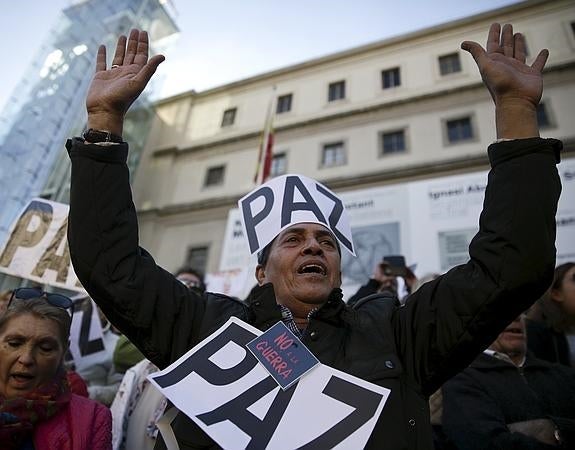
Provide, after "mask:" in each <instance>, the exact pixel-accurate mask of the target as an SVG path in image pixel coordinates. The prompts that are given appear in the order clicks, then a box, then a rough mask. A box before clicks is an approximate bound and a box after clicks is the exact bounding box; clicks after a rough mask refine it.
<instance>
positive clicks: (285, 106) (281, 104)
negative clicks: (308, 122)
mask: <svg viewBox="0 0 575 450" xmlns="http://www.w3.org/2000/svg"><path fill="white" fill-rule="evenodd" d="M291 98H292V95H291V94H286V95H280V96H279V97H278V104H277V106H276V114H281V113H285V112H288V111H291Z"/></svg>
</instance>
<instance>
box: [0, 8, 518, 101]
mask: <svg viewBox="0 0 575 450" xmlns="http://www.w3.org/2000/svg"><path fill="white" fill-rule="evenodd" d="M101 1H103V0H101ZM2 3H3V4H2V12H1V14H0V30H1V31H0V33H1V35H0V36H1V38H2V39H0V54H1V55H2V60H3V64H2V73H1V75H0V77H1V82H0V110H1V108H2V107H3V106H4V103H5V102H6V100H7V99H8V97H9V95H10V93H11V91H12V90H13V89H14V88H15V86H16V84H17V82H18V80H19V79H20V78H21V77H22V76H23V75H24V73H25V71H26V68H27V66H28V65H29V64H30V62H31V60H32V58H33V57H34V55H35V53H36V51H37V50H38V48H39V45H40V42H41V41H42V40H44V39H45V38H46V35H47V33H48V32H49V30H50V27H51V26H52V25H53V23H54V22H55V20H56V18H57V17H58V14H59V12H60V10H61V9H62V8H64V7H66V6H68V5H70V4H71V0H18V1H8V0H6V1H4V2H2ZM511 3H517V0H474V1H466V0H436V1H429V0H405V1H399V2H398V1H391V0H353V1H350V0H290V1H285V0H282V1H278V0H241V1H238V0H203V1H199V0H172V4H173V6H174V8H175V10H176V12H177V14H176V16H175V18H176V22H177V23H178V26H179V28H180V30H181V32H180V35H179V37H178V39H177V40H176V42H175V44H174V45H173V47H172V48H171V50H170V51H169V52H168V53H167V55H166V56H167V61H166V62H164V63H163V64H162V65H161V66H160V69H159V70H160V72H161V74H162V75H163V77H164V80H165V81H164V87H163V91H162V96H168V95H173V94H176V93H179V92H183V91H187V90H190V89H195V90H197V91H202V90H205V89H207V88H210V87H214V86H218V85H221V84H224V83H228V82H231V81H235V80H239V79H243V78H246V77H249V76H251V75H256V74H259V73H262V72H267V71H269V70H273V69H278V68H280V67H284V66H288V65H291V64H295V63H299V62H303V61H306V60H308V59H311V58H314V57H318V56H324V55H327V54H330V53H334V52H337V51H340V50H345V49H349V48H353V47H356V46H359V45H362V44H367V43H370V42H374V41H377V40H380V39H384V38H388V37H391V36H397V35H401V34H404V33H408V32H411V31H415V30H419V29H421V28H425V27H428V26H432V25H436V24H439V23H444V22H448V21H451V20H454V19H458V18H461V17H466V16H470V15H473V14H477V13H479V12H482V11H486V10H490V9H496V8H499V7H502V6H505V5H509V4H511Z"/></svg>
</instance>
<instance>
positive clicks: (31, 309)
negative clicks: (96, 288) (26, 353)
mask: <svg viewBox="0 0 575 450" xmlns="http://www.w3.org/2000/svg"><path fill="white" fill-rule="evenodd" d="M23 314H32V315H34V316H37V317H40V318H42V319H49V320H53V321H54V322H56V324H57V325H58V330H59V335H60V336H59V337H60V343H61V344H62V348H64V349H66V348H67V347H68V341H69V339H70V325H71V324H72V317H70V314H68V311H66V310H65V309H64V308H60V307H58V306H53V305H51V304H50V303H49V302H48V301H47V300H46V299H45V298H43V297H37V298H31V299H27V300H22V299H19V298H14V299H13V300H12V303H10V307H9V308H8V309H7V310H6V311H5V312H4V314H2V315H0V332H2V330H3V329H4V327H5V326H6V324H7V323H8V322H9V321H10V320H11V319H13V318H14V317H18V316H21V315H23Z"/></svg>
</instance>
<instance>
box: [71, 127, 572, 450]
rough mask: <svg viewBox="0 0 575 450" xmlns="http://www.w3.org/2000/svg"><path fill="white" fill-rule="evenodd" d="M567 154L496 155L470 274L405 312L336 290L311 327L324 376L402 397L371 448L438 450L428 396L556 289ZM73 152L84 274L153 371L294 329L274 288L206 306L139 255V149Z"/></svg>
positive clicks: (466, 269) (417, 297)
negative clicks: (211, 338) (201, 349)
mask: <svg viewBox="0 0 575 450" xmlns="http://www.w3.org/2000/svg"><path fill="white" fill-rule="evenodd" d="M560 148H561V143H560V142H559V141H556V140H551V139H548V140H545V139H539V138H536V139H526V140H520V141H509V142H504V143H499V144H494V145H492V146H491V147H490V149H489V157H490V160H491V164H492V167H493V169H492V171H491V173H490V175H489V183H488V187H487V189H486V193H485V205H484V209H483V212H482V214H481V218H480V231H479V232H478V234H477V235H476V236H475V238H474V239H473V241H472V243H471V245H470V255H471V260H470V262H469V263H467V264H465V265H462V266H459V267H456V268H454V269H452V270H451V271H449V272H448V273H447V274H445V275H443V276H442V277H440V278H438V279H436V280H434V281H432V282H430V283H427V284H426V285H424V286H423V287H421V288H420V289H419V290H418V291H417V292H416V293H414V294H413V295H412V296H411V298H410V299H409V300H408V301H407V303H406V305H405V306H403V307H399V305H398V304H397V303H396V302H394V301H392V300H389V299H388V300H384V301H380V300H381V299H380V298H378V297H375V298H374V299H371V300H370V301H365V302H362V305H360V306H358V307H357V309H351V308H349V307H347V306H346V305H345V304H344V303H343V301H342V300H341V293H340V292H339V290H336V291H334V292H333V293H332V295H331V296H330V298H329V299H326V303H325V304H324V305H323V306H322V307H321V308H320V310H319V311H318V312H317V314H316V315H315V316H314V318H313V319H312V320H311V321H310V323H309V326H308V328H307V329H306V332H305V336H304V338H303V341H304V343H305V344H306V345H307V346H308V347H309V348H310V350H311V351H312V352H313V353H314V354H315V355H316V356H317V357H318V359H319V360H320V361H321V362H322V363H324V364H327V365H330V366H332V367H335V368H336V369H340V370H342V371H345V372H348V373H351V374H353V375H356V376H359V377H361V378H363V379H365V380H368V381H371V382H374V383H377V384H379V385H382V386H385V387H387V388H390V389H391V394H390V397H389V399H388V402H387V404H386V406H385V407H384V409H383V412H382V415H381V417H380V419H379V421H378V423H377V425H376V427H375V430H374V432H373V433H372V436H371V438H370V441H369V443H368V447H370V448H382V446H383V445H385V446H386V448H390V449H430V448H432V438H431V427H430V425H429V412H428V396H429V395H430V394H431V393H432V392H434V391H435V390H436V389H437V388H438V387H439V386H440V385H441V384H442V383H443V382H444V381H445V380H446V379H448V378H450V377H451V376H453V375H454V374H455V373H457V372H458V371H460V370H462V369H463V368H465V367H466V366H467V365H468V364H469V363H470V362H471V361H472V360H473V358H474V357H475V356H476V355H477V354H478V353H479V352H480V351H481V350H482V349H483V348H485V347H487V345H489V343H491V342H492V341H493V340H494V338H495V336H497V334H498V333H499V331H500V330H501V329H503V328H504V327H505V326H506V325H507V324H508V323H509V322H511V320H512V319H513V318H515V317H517V315H518V314H519V313H520V312H521V311H523V310H525V309H526V308H527V307H528V306H529V305H530V304H531V303H532V302H534V301H535V300H536V299H537V298H538V297H539V296H540V295H541V294H542V293H543V292H544V291H545V290H546V288H547V287H548V285H549V284H550V283H551V280H552V278H553V270H554V265H555V248H554V242H555V212H556V206H557V201H558V198H559V193H560V190H561V187H560V182H559V177H558V174H557V170H556V167H555V164H556V162H558V160H559V150H560ZM68 149H69V154H70V157H71V160H72V187H71V193H70V194H71V201H70V217H69V225H68V240H69V246H70V255H71V258H72V262H73V264H74V269H75V271H76V274H77V275H78V277H79V279H80V280H81V282H82V284H83V285H84V287H85V288H86V289H87V291H88V292H89V293H90V295H91V296H92V298H93V299H94V300H95V301H96V302H97V303H98V305H99V306H100V308H102V310H103V311H104V313H105V314H106V316H107V317H108V319H110V321H111V322H112V323H113V324H114V325H115V326H116V327H118V328H119V329H120V330H121V331H122V332H123V333H125V334H126V335H127V336H128V338H129V339H130V340H131V341H132V342H134V343H135V344H136V345H137V346H138V347H139V348H140V350H141V351H142V352H143V353H144V355H146V357H147V358H149V359H150V360H151V361H152V362H153V363H154V364H156V365H157V366H158V367H160V368H164V367H166V366H167V365H168V364H170V363H171V362H173V361H175V360H176V359H177V358H178V357H179V356H181V355H182V354H184V353H185V352H186V351H187V350H189V349H190V348H191V347H193V346H194V345H195V344H196V343H198V342H199V341H200V340H201V339H203V338H205V337H206V336H208V335H209V334H211V333H212V332H213V331H215V330H216V329H217V328H218V327H219V326H221V325H222V324H223V323H225V322H226V320H227V319H228V318H229V317H230V316H237V317H239V318H241V319H243V320H245V321H247V322H249V323H251V324H253V325H254V326H256V327H257V328H259V329H261V330H265V329H267V328H269V327H270V326H271V325H273V324H274V323H276V322H277V321H278V320H281V315H280V311H279V308H278V307H277V305H276V301H275V296H274V293H273V287H272V286H264V287H262V289H257V290H256V292H255V293H254V296H252V297H250V298H249V299H248V301H247V302H246V303H245V304H244V303H241V302H239V301H237V300H234V299H231V298H228V297H225V296H222V295H214V294H205V295H204V296H198V295H197V294H196V293H194V292H191V291H189V290H188V289H187V288H185V286H183V285H182V284H181V283H180V282H178V281H177V280H175V279H174V277H173V276H172V275H170V274H169V273H168V272H166V271H165V270H163V269H162V268H160V267H158V266H157V265H156V263H155V262H154V260H153V259H152V257H151V256H150V255H149V254H148V253H147V252H146V251H145V250H143V249H142V248H140V247H138V225H137V219H136V211H135V208H134V205H133V203H132V198H131V193H130V187H129V176H128V169H127V166H126V163H125V161H126V157H127V152H128V149H127V145H119V146H114V147H100V146H97V145H84V144H83V143H82V142H81V141H80V140H77V139H76V140H73V141H69V142H68ZM534 235H536V238H534ZM172 425H173V428H174V430H175V434H176V436H177V438H178V441H179V442H180V448H182V449H190V448H209V446H211V445H214V444H213V441H211V440H210V439H209V438H208V437H207V436H206V435H205V434H204V433H203V432H201V431H200V430H199V428H198V427H196V426H195V425H193V424H192V422H191V420H189V419H188V418H186V417H184V416H183V415H182V414H180V415H179V416H178V417H177V418H176V419H175V420H174V422H173V423H172Z"/></svg>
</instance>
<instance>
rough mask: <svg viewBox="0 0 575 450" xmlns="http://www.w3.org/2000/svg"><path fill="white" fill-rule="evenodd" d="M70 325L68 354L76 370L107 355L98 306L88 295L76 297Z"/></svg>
mask: <svg viewBox="0 0 575 450" xmlns="http://www.w3.org/2000/svg"><path fill="white" fill-rule="evenodd" d="M72 300H73V301H74V315H73V316H72V325H71V326H70V354H71V356H72V358H73V360H74V366H75V368H76V370H77V371H82V370H83V369H84V368H86V367H89V366H90V365H92V364H94V363H98V362H100V361H101V360H102V358H107V357H108V352H107V351H106V348H105V344H104V334H103V332H102V323H101V322H100V317H99V316H98V308H97V307H96V304H95V303H94V302H93V300H92V299H91V298H89V297H84V296H82V297H77V298H74V299H72Z"/></svg>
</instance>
